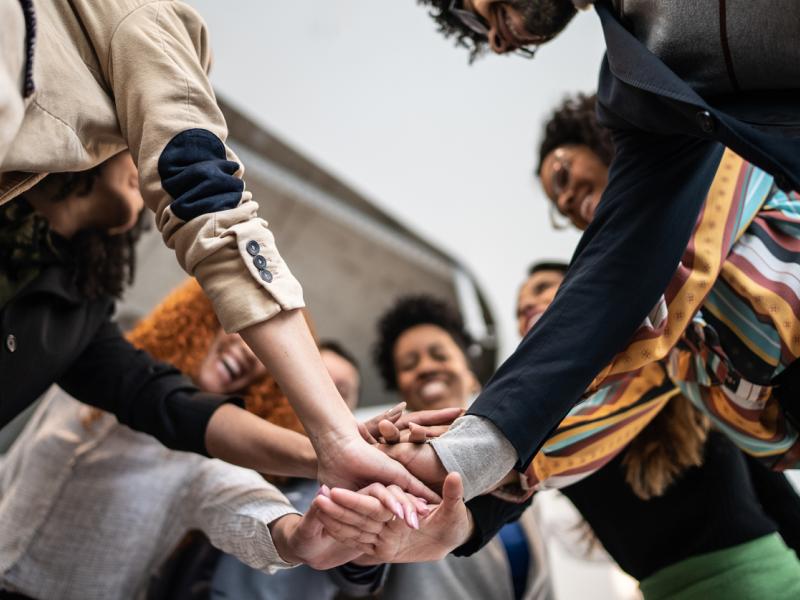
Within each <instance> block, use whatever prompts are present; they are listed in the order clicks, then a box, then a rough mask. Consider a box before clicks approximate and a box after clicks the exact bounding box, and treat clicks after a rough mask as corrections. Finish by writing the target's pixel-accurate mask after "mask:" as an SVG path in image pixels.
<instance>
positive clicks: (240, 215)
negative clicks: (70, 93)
mask: <svg viewBox="0 0 800 600" xmlns="http://www.w3.org/2000/svg"><path fill="white" fill-rule="evenodd" d="M209 63H210V51H209V48H208V39H207V32H206V27H205V24H204V23H203V20H202V18H201V17H200V16H199V15H198V14H197V13H196V12H195V11H194V10H193V9H192V8H191V7H189V6H187V5H185V4H183V3H181V2H169V1H154V2H149V3H146V4H144V5H142V6H139V7H138V8H136V9H135V10H133V11H132V12H130V13H129V14H127V15H125V16H124V18H122V19H121V20H120V21H119V23H117V24H116V26H115V28H114V31H113V35H112V36H111V37H110V41H109V49H108V56H107V73H106V77H107V79H108V82H109V85H110V86H111V92H112V95H113V97H114V102H115V104H116V109H117V116H118V118H119V124H120V128H121V131H122V134H123V136H124V137H125V139H126V140H127V142H128V145H129V148H130V150H131V153H132V154H133V158H134V161H135V162H136V164H137V166H138V168H139V178H140V184H141V188H142V193H143V196H144V199H145V203H146V204H147V206H148V207H149V208H150V209H152V210H153V211H154V212H155V214H156V224H157V226H158V229H159V231H160V232H161V234H162V236H163V238H164V241H165V243H166V244H167V246H169V247H170V248H172V249H174V250H175V254H176V257H177V259H178V262H179V263H180V265H181V267H183V269H184V270H186V272H187V273H189V274H190V275H193V276H195V277H196V278H197V280H198V281H199V282H200V284H201V285H202V286H203V289H204V290H205V292H206V294H207V295H208V296H209V298H210V299H211V301H212V302H213V304H214V308H215V311H216V313H217V315H218V317H219V319H220V322H221V323H222V325H223V327H224V328H225V329H226V330H227V331H229V332H233V331H239V330H241V329H243V328H245V327H247V326H249V325H252V324H255V323H258V322H260V321H264V320H267V319H269V318H271V317H273V316H274V315H276V314H277V313H278V312H280V311H281V310H291V309H295V308H300V307H302V306H304V301H303V293H302V289H301V287H300V284H299V283H298V281H297V280H296V279H295V278H294V276H293V275H292V273H291V271H290V270H289V268H288V266H287V265H286V263H285V262H284V260H283V259H282V258H281V255H280V253H279V252H278V249H277V247H276V244H275V238H274V236H273V235H272V233H271V231H270V230H269V228H268V225H267V222H266V221H264V220H263V219H261V218H259V217H258V214H257V211H258V204H257V203H256V202H255V201H253V198H252V195H251V193H250V192H249V191H248V190H247V189H246V187H245V182H244V179H243V175H244V167H243V165H242V164H241V161H239V159H238V158H237V157H236V155H235V154H234V153H233V151H232V150H231V149H230V148H229V147H228V146H227V145H226V144H225V140H226V138H227V127H226V124H225V119H224V117H223V115H222V113H221V111H220V109H219V107H218V106H217V102H216V98H215V96H214V92H213V89H212V88H211V84H210V82H209V80H208V77H207V75H206V72H207V70H208V66H209Z"/></svg>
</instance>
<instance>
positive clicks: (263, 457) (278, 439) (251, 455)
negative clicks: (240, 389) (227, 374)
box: [206, 404, 317, 479]
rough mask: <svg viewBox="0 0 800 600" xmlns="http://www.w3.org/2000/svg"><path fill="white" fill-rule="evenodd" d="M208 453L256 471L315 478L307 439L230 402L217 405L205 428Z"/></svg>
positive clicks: (312, 454) (312, 457)
mask: <svg viewBox="0 0 800 600" xmlns="http://www.w3.org/2000/svg"><path fill="white" fill-rule="evenodd" d="M206 448H207V450H208V453H209V454H210V455H211V456H213V457H215V458H219V459H220V460H224V461H225V462H229V463H232V464H235V465H239V466H241V467H245V468H248V469H253V470H255V471H258V472H259V473H268V474H270V475H283V476H286V477H303V478H306V479H316V476H317V456H316V454H315V453H314V448H313V447H312V446H311V442H310V440H309V439H308V438H307V437H306V436H304V435H302V434H299V433H297V432H295V431H291V430H289V429H284V428H283V427H278V426H277V425H273V424H272V423H269V422H268V421H265V420H264V419H261V418H259V417H257V416H256V415H254V414H252V413H249V412H247V411H246V410H244V409H241V408H239V407H238V406H234V405H231V404H226V405H223V406H221V407H219V408H218V409H217V410H216V411H215V412H214V414H213V415H212V417H211V419H210V421H209V423H208V428H207V429H206Z"/></svg>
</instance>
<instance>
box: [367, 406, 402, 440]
mask: <svg viewBox="0 0 800 600" xmlns="http://www.w3.org/2000/svg"><path fill="white" fill-rule="evenodd" d="M405 408H406V403H405V402H400V403H399V404H396V405H394V406H393V407H392V408H390V409H389V410H387V411H386V412H383V413H381V414H379V415H377V416H375V417H372V418H371V419H368V420H366V421H364V423H362V425H363V426H364V428H365V429H366V430H367V433H369V434H370V435H371V436H372V437H373V438H377V437H378V436H379V435H380V433H379V432H378V423H380V422H381V421H384V420H385V421H389V422H391V423H394V422H395V421H397V420H398V419H400V418H401V417H402V416H403V411H404V410H405ZM361 436H362V437H364V434H363V433H362V434H361ZM367 441H369V440H367ZM370 443H371V442H370Z"/></svg>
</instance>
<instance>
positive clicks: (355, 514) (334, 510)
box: [314, 492, 391, 533]
mask: <svg viewBox="0 0 800 600" xmlns="http://www.w3.org/2000/svg"><path fill="white" fill-rule="evenodd" d="M349 493H351V494H354V495H358V494H356V493H355V492H349ZM362 498H363V499H364V500H365V501H364V502H360V503H359V504H360V506H361V507H364V506H369V503H368V502H366V500H372V501H373V502H374V503H376V504H377V508H376V507H374V506H369V510H370V511H372V512H374V513H375V514H377V515H378V516H379V517H383V516H384V514H385V516H386V517H387V518H385V519H383V518H377V519H376V518H371V517H370V516H368V515H366V514H365V509H364V508H361V510H351V509H350V508H347V507H344V506H342V505H341V504H340V503H338V502H337V500H336V498H335V495H334V494H333V493H332V497H331V498H327V497H325V496H317V497H316V498H315V499H314V503H315V504H317V506H318V507H319V509H320V511H321V512H322V513H323V514H325V515H327V516H329V517H331V518H332V519H335V520H337V521H339V522H341V523H343V524H346V525H350V526H351V527H355V528H357V529H359V530H361V531H367V532H369V533H380V531H381V530H382V529H383V524H384V523H385V522H386V521H388V520H389V519H391V514H389V511H388V510H383V509H382V507H381V506H380V503H379V502H378V501H377V500H375V499H374V498H368V497H366V496H362ZM354 504H355V503H354Z"/></svg>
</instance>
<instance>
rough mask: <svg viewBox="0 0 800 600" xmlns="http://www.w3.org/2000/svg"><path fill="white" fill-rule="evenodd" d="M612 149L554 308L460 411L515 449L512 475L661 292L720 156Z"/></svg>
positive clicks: (709, 150) (662, 142) (684, 150)
mask: <svg viewBox="0 0 800 600" xmlns="http://www.w3.org/2000/svg"><path fill="white" fill-rule="evenodd" d="M614 143H615V146H616V156H615V160H614V163H613V165H612V167H611V170H610V172H609V182H608V187H607V188H606V191H605V193H604V194H603V198H602V200H601V202H600V205H599V207H598V212H597V214H596V216H595V219H594V221H593V223H592V224H591V226H590V227H589V228H588V229H587V230H586V232H585V233H584V235H583V237H582V238H581V241H580V243H579V245H578V248H577V250H576V251H575V255H574V256H573V259H572V263H571V264H570V268H569V272H568V273H567V276H566V278H565V280H564V283H563V284H562V286H561V288H560V289H559V291H558V294H557V295H556V298H555V300H554V302H553V304H552V305H551V306H550V308H549V309H548V310H547V311H546V312H545V314H544V316H543V317H542V318H541V319H540V320H539V322H538V323H537V324H536V327H534V328H533V329H532V330H531V332H530V333H529V334H528V335H527V336H526V337H525V338H524V339H523V340H522V342H521V343H520V345H519V347H518V348H517V350H516V352H514V353H513V354H512V355H511V357H510V358H509V359H508V360H506V362H505V363H503V365H502V366H501V367H500V368H499V369H498V371H497V372H496V373H495V375H494V376H493V377H492V379H491V380H490V381H489V383H488V384H487V385H486V387H485V388H484V391H483V393H482V394H481V395H480V396H479V397H478V399H477V400H476V401H475V403H474V404H473V405H472V408H471V409H470V410H469V413H470V414H474V415H479V416H482V417H485V418H487V419H489V420H490V421H492V422H493V423H494V424H495V425H496V426H497V427H498V428H499V429H500V430H501V431H502V432H503V434H504V435H505V436H506V438H508V440H509V441H510V442H511V443H512V444H513V445H514V448H515V449H516V451H517V454H518V457H519V461H518V463H517V468H518V469H524V468H525V467H527V466H528V464H529V463H530V462H531V460H532V459H533V457H534V455H535V454H536V452H537V451H538V450H539V448H540V447H541V446H542V444H543V443H544V441H545V440H546V439H547V437H548V436H549V435H550V433H551V432H552V431H553V430H554V429H555V428H556V426H557V425H558V423H559V422H561V420H562V419H563V418H564V416H566V414H567V412H568V411H569V410H570V409H571V408H572V407H573V406H574V405H575V404H576V403H577V402H578V401H579V400H580V398H581V395H582V394H583V393H584V391H585V390H586V389H587V388H588V386H589V385H590V384H591V382H592V381H593V379H594V378H595V377H596V376H597V374H598V373H600V371H602V369H603V368H604V367H605V366H606V365H607V364H608V363H609V362H610V361H611V359H612V358H613V357H614V356H615V355H616V354H617V353H618V352H620V351H621V350H623V349H624V347H625V345H626V344H627V342H628V341H629V340H630V339H631V337H632V335H633V333H634V332H635V330H636V329H637V327H638V326H639V325H640V324H641V323H642V321H643V320H644V318H645V316H646V315H647V314H648V313H649V312H650V311H651V310H652V308H653V307H654V306H655V304H656V302H657V301H658V299H659V297H660V296H661V294H663V292H664V290H665V289H666V287H667V285H668V283H669V281H670V279H671V278H672V276H673V275H674V273H675V269H676V268H677V266H678V263H679V261H680V258H681V256H682V254H683V252H684V250H685V249H686V245H687V244H688V241H689V238H690V236H691V233H692V230H693V228H694V225H695V222H696V220H697V217H698V215H699V214H700V210H701V208H702V205H703V203H704V202H705V198H706V194H707V193H708V189H709V187H710V185H711V182H712V180H713V178H714V175H715V173H716V169H717V166H718V165H719V162H720V160H721V158H722V153H723V148H722V146H720V145H719V144H717V143H715V142H711V141H707V140H701V139H697V138H690V137H688V136H659V135H653V134H645V133H642V132H641V131H633V132H631V131H624V132H621V131H618V132H615V133H614Z"/></svg>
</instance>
